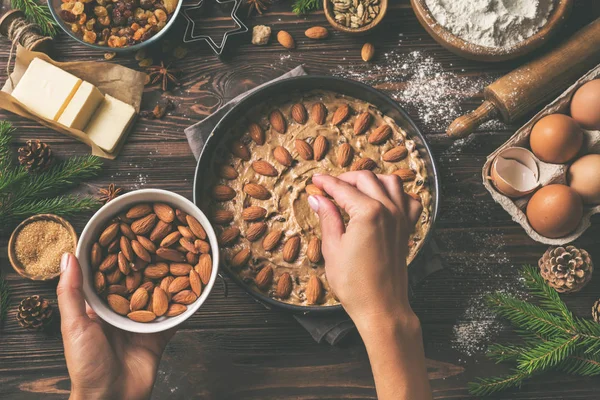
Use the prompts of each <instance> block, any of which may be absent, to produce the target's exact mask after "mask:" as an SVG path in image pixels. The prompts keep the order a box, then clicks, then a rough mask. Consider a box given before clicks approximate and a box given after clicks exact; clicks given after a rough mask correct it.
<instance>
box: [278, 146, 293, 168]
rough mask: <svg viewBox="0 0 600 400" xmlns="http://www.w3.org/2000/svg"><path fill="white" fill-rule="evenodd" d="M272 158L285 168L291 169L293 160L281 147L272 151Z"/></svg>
mask: <svg viewBox="0 0 600 400" xmlns="http://www.w3.org/2000/svg"><path fill="white" fill-rule="evenodd" d="M273 157H275V159H276V160H277V162H278V163H279V164H281V165H283V166H285V167H291V166H292V162H293V161H294V159H293V158H292V155H291V154H290V152H289V151H287V149H286V148H285V147H283V146H277V147H275V149H274V150H273Z"/></svg>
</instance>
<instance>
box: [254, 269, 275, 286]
mask: <svg viewBox="0 0 600 400" xmlns="http://www.w3.org/2000/svg"><path fill="white" fill-rule="evenodd" d="M271 282H273V267H271V266H270V265H265V266H264V267H263V268H262V269H261V270H260V271H259V272H258V274H256V278H254V283H255V284H256V286H257V287H258V288H259V289H262V290H265V289H267V288H268V287H269V286H271Z"/></svg>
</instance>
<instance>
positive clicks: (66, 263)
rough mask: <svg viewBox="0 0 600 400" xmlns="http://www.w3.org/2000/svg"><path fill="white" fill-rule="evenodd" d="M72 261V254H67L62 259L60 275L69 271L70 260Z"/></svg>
mask: <svg viewBox="0 0 600 400" xmlns="http://www.w3.org/2000/svg"><path fill="white" fill-rule="evenodd" d="M70 259H71V254H70V253H65V254H63V255H62V257H61V258H60V273H61V274H62V273H63V272H65V271H66V269H67V267H68V266H69V260H70Z"/></svg>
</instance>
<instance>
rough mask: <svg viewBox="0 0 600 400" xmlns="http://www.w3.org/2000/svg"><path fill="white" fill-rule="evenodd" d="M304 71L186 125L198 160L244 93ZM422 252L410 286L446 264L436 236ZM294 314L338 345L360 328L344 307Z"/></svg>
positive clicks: (319, 337)
mask: <svg viewBox="0 0 600 400" xmlns="http://www.w3.org/2000/svg"><path fill="white" fill-rule="evenodd" d="M300 75H306V71H305V70H304V68H302V66H301V65H300V66H297V67H296V68H294V69H293V70H291V71H289V72H287V73H285V74H283V75H281V76H280V77H278V78H275V79H273V80H272V81H269V82H266V83H264V84H262V85H259V86H257V87H255V88H254V89H251V90H249V91H247V92H245V93H242V94H240V95H238V96H237V97H235V98H233V99H232V100H230V101H229V102H227V103H226V104H225V105H223V106H222V107H220V108H219V109H218V110H217V111H215V112H214V113H213V114H211V115H209V116H208V117H206V118H204V119H203V120H202V121H200V122H197V123H195V124H194V125H191V126H189V127H187V128H186V129H185V135H186V137H187V139H188V143H189V145H190V148H191V149H192V153H194V157H196V160H197V159H198V158H199V157H200V153H201V152H202V148H203V147H204V144H205V143H206V140H207V139H208V137H209V136H210V135H211V133H212V132H213V130H214V128H215V126H217V124H218V123H219V121H220V120H221V119H222V118H223V116H224V115H225V114H226V113H227V112H228V111H229V110H231V108H232V107H233V106H235V105H236V104H237V103H239V102H240V101H241V100H242V99H243V98H244V97H246V96H247V95H249V94H250V93H253V92H254V91H256V90H258V89H260V88H261V87H263V86H265V85H267V84H269V83H272V82H275V81H279V80H282V79H286V78H291V77H294V76H300ZM422 253H423V254H422V255H421V256H420V258H419V262H418V263H417V265H413V266H412V267H411V268H410V271H409V281H410V286H413V285H415V284H417V283H418V282H420V281H421V280H423V279H424V278H425V277H426V276H428V275H430V274H432V273H434V272H435V271H438V270H440V269H442V268H443V265H442V261H441V258H440V254H439V250H438V248H437V245H436V244H435V241H434V240H431V241H430V242H429V244H428V246H427V248H425V249H423V250H422ZM410 290H412V289H410ZM294 318H296V320H297V321H298V322H299V323H300V325H302V326H303V327H304V329H306V330H307V331H308V332H309V333H310V334H311V336H312V337H313V339H315V340H316V341H317V342H319V343H321V342H322V341H323V340H325V341H327V342H328V343H329V344H331V345H335V344H337V343H339V342H340V341H341V340H342V339H344V338H345V337H346V336H347V335H348V333H350V332H352V331H354V330H355V329H356V327H355V326H354V323H353V322H352V320H351V319H350V318H349V317H348V315H347V314H346V313H345V312H343V311H341V312H339V313H335V314H328V315H296V316H294Z"/></svg>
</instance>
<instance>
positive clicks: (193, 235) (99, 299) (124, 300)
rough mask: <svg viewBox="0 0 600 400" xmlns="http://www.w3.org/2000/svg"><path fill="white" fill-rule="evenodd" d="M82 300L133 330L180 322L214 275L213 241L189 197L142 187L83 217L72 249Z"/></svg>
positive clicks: (161, 327) (151, 329)
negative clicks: (82, 226) (80, 274)
mask: <svg viewBox="0 0 600 400" xmlns="http://www.w3.org/2000/svg"><path fill="white" fill-rule="evenodd" d="M76 255H77V258H78V259H79V262H80V264H81V268H82V272H83V278H84V287H83V291H84V294H85V298H86V301H87V302H88V304H89V305H90V307H92V309H93V310H94V311H95V312H96V314H98V316H99V317H100V318H102V319H103V320H104V321H106V322H108V323H109V324H111V325H113V326H115V327H117V328H120V329H123V330H126V331H129V332H139V333H151V332H160V331H164V330H166V329H169V328H172V327H174V326H176V325H179V324H180V323H182V322H183V321H185V320H186V319H187V318H189V317H190V316H191V315H192V314H194V313H195V312H196V311H197V310H198V308H199V307H200V306H201V305H202V303H204V301H205V300H206V298H207V297H208V295H209V293H210V291H211V290H212V287H213V285H214V282H215V280H216V278H217V273H218V265H219V251H218V245H217V238H216V236H215V233H214V230H213V229H212V227H211V225H210V223H209V222H208V219H207V218H206V216H205V215H204V214H203V213H202V211H200V210H199V209H198V208H197V207H196V206H195V205H194V204H193V203H192V202H191V201H189V200H187V199H186V198H184V197H182V196H180V195H178V194H175V193H172V192H168V191H165V190H159V189H143V190H137V191H134V192H130V193H127V194H125V195H122V196H119V197H118V198H116V199H114V200H112V201H110V202H109V203H107V204H106V205H105V206H104V207H102V208H101V209H100V210H98V212H96V214H95V215H94V216H93V217H92V218H91V219H90V220H89V222H88V223H87V225H86V227H85V229H84V230H83V232H82V234H81V237H80V240H79V244H78V246H77V252H76Z"/></svg>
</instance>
